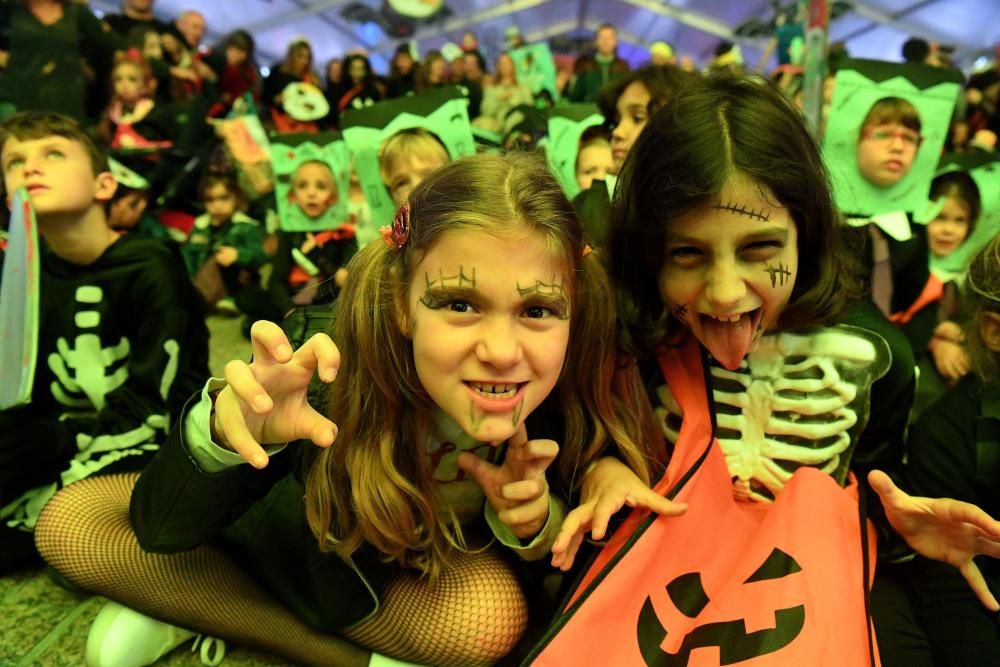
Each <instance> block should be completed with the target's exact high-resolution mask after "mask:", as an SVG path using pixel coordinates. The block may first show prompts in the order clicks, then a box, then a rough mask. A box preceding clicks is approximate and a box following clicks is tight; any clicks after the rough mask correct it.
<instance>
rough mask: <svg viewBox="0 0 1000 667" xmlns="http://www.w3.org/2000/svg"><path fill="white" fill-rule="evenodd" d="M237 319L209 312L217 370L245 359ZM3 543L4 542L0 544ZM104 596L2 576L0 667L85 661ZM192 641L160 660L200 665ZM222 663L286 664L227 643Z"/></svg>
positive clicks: (38, 575)
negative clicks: (90, 636) (212, 314)
mask: <svg viewBox="0 0 1000 667" xmlns="http://www.w3.org/2000/svg"><path fill="white" fill-rule="evenodd" d="M240 321H241V320H240V318H230V317H221V316H212V317H210V318H209V320H208V325H209V329H210V331H211V334H212V338H211V343H210V352H211V357H210V360H209V364H210V366H211V369H212V372H213V373H214V374H216V375H220V374H221V372H222V367H223V366H224V365H225V363H226V361H228V360H229V359H234V358H240V359H245V358H247V357H248V356H249V354H250V343H249V342H248V341H246V340H245V339H244V338H243V337H242V336H241V335H240ZM0 548H2V546H0ZM103 603H104V599H103V598H100V597H96V596H92V595H87V594H85V593H73V592H70V591H67V590H65V589H63V588H60V587H59V586H57V585H56V584H55V583H53V582H52V580H51V579H50V578H49V577H48V575H46V574H45V572H44V571H43V570H34V571H26V572H21V573H18V574H16V575H12V576H8V577H0V667H21V666H22V665H23V666H27V665H44V666H45V667H48V666H49V665H52V666H61V665H66V666H73V667H81V666H82V665H84V647H85V646H86V640H87V631H88V630H89V629H90V624H91V622H93V620H94V617H95V616H96V615H97V612H98V611H100V609H101V606H102V605H103ZM190 648H191V642H187V643H185V644H184V645H182V646H181V647H179V648H177V649H176V650H175V651H174V652H172V653H171V654H170V655H169V656H167V657H165V658H164V659H162V660H160V661H159V662H158V663H157V664H158V665H174V666H178V667H179V666H181V665H191V666H192V667H193V666H196V665H201V661H200V660H199V658H198V656H197V654H195V653H192V652H191V651H190ZM228 648H229V650H228V651H227V652H226V659H225V662H224V663H223V664H224V665H227V666H228V665H232V666H237V665H257V666H263V665H286V664H288V663H287V662H284V661H282V660H279V659H277V658H273V657H270V656H267V655H265V654H262V653H259V652H254V651H250V650H248V649H243V648H240V647H238V646H230V647H228Z"/></svg>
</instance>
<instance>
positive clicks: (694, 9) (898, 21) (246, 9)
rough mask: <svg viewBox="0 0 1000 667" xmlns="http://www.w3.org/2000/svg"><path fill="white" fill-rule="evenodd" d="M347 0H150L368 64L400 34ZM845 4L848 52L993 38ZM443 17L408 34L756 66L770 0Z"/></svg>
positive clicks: (379, 59)
mask: <svg viewBox="0 0 1000 667" xmlns="http://www.w3.org/2000/svg"><path fill="white" fill-rule="evenodd" d="M352 4H362V5H367V6H369V7H371V8H372V9H373V10H375V9H378V8H379V6H380V5H381V0H213V1H212V2H208V1H207V0H206V1H203V2H198V1H197V0H157V1H156V5H155V8H156V13H157V15H158V16H160V17H161V18H164V19H168V18H172V17H174V16H176V15H177V14H178V13H179V12H180V11H182V10H184V9H189V8H193V7H198V5H201V6H200V8H199V10H200V11H201V12H202V13H203V14H205V16H206V18H207V22H208V26H209V36H208V37H207V39H206V41H207V42H208V43H210V44H211V43H212V42H214V41H215V40H217V39H218V38H219V37H221V36H222V35H224V34H225V33H227V32H229V31H231V30H235V29H237V28H245V29H249V30H250V32H251V33H252V34H254V36H255V38H256V39H257V44H258V46H257V50H258V54H257V56H258V61H259V62H260V64H262V65H270V64H271V63H272V62H274V61H275V60H278V59H280V58H281V56H282V55H283V54H284V51H285V46H286V45H287V44H288V42H290V41H291V40H292V39H294V38H296V37H300V36H304V37H306V38H308V39H309V40H310V42H311V43H312V44H313V48H314V50H315V52H316V60H317V62H319V63H322V62H325V61H326V60H328V59H330V58H334V57H338V56H341V55H343V54H344V53H345V52H347V51H348V50H350V49H352V48H356V47H359V46H363V47H365V48H366V49H367V50H368V51H369V52H371V53H373V54H374V55H375V57H374V58H373V60H374V63H375V65H376V67H377V68H378V67H379V65H382V66H383V67H384V64H385V58H386V57H387V56H388V55H389V54H390V53H391V52H392V50H393V49H394V48H395V46H396V44H397V43H399V41H401V40H397V39H394V38H392V37H390V36H388V35H387V34H386V33H385V32H384V31H383V30H382V28H380V27H379V26H378V25H376V24H375V23H372V22H369V23H367V24H360V23H357V22H354V21H350V20H348V19H346V18H344V16H343V15H342V11H343V10H344V9H345V8H346V7H348V6H349V5H352ZM849 4H850V5H851V9H850V10H849V11H848V12H846V13H845V14H844V15H843V16H841V17H840V18H838V19H836V20H835V21H833V22H832V24H831V27H830V39H831V40H844V41H846V42H847V45H848V50H849V52H850V53H851V54H852V55H855V56H858V57H866V58H881V59H886V60H898V59H899V57H900V55H899V54H900V47H901V46H902V43H903V42H904V41H905V40H906V39H907V37H909V36H911V35H916V36H920V37H924V38H926V39H929V40H937V41H940V42H942V43H945V44H951V45H955V46H956V47H957V48H958V50H959V54H960V56H961V59H962V60H963V61H964V64H966V65H968V64H971V61H972V59H973V58H974V57H976V56H979V55H984V54H987V53H989V52H990V51H991V50H992V48H993V46H994V45H996V44H997V43H1000V2H996V0H849ZM91 6H92V7H93V8H94V9H96V10H100V11H104V12H117V11H118V10H119V2H117V0H92V1H91ZM446 7H447V8H448V9H450V16H448V17H447V18H443V19H441V20H439V21H437V22H434V23H425V24H420V25H418V26H417V29H416V33H415V34H414V38H415V39H416V40H417V41H418V43H419V45H420V48H421V51H424V50H426V49H429V48H435V47H439V46H440V45H441V44H443V43H444V42H446V41H453V42H458V41H459V40H460V38H461V34H462V32H463V31H465V30H467V29H474V30H475V31H476V32H477V34H478V35H479V38H480V42H481V44H482V45H483V47H484V50H485V51H486V53H487V55H488V56H492V55H495V54H496V52H498V51H499V50H500V49H501V48H502V43H503V33H504V31H505V30H506V29H507V28H508V27H509V26H511V25H516V26H518V27H519V28H520V29H521V31H522V32H523V33H524V34H525V36H526V37H527V38H528V39H529V40H535V39H553V38H557V37H578V38H580V39H586V38H587V37H588V36H589V35H590V34H592V32H593V30H594V29H595V28H596V27H597V26H598V25H600V24H601V23H604V22H608V23H612V24H614V25H616V26H617V27H618V29H619V36H620V41H621V42H622V48H621V51H622V55H623V56H624V57H626V58H628V59H629V60H631V61H633V62H634V63H639V62H642V61H643V60H645V59H646V57H647V51H646V48H647V47H648V46H649V44H650V43H651V42H653V41H656V40H665V41H668V42H670V43H671V44H673V45H674V47H675V49H676V50H677V51H678V53H682V54H688V55H691V56H692V57H694V58H695V60H696V61H699V62H705V61H706V60H707V59H708V58H710V57H711V55H712V53H713V51H714V50H715V47H716V46H717V44H718V43H719V41H720V40H721V39H730V40H735V41H739V42H740V43H741V46H742V47H743V52H744V55H745V58H746V60H747V62H748V63H750V64H756V62H757V60H758V59H759V57H760V54H761V47H762V46H763V41H762V40H741V39H738V38H734V37H733V30H734V28H735V27H737V26H739V25H740V24H741V23H743V22H744V21H747V20H748V19H753V18H757V19H764V20H768V19H770V17H771V2H770V0H745V1H742V2H732V1H731V0H668V1H662V0H507V1H505V2H496V1H495V0H446Z"/></svg>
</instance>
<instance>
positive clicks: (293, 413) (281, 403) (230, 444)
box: [212, 321, 340, 468]
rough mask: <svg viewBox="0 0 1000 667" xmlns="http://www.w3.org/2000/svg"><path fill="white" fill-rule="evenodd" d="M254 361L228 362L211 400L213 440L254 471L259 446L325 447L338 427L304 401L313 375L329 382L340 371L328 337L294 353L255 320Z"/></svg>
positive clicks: (261, 455)
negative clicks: (305, 443)
mask: <svg viewBox="0 0 1000 667" xmlns="http://www.w3.org/2000/svg"><path fill="white" fill-rule="evenodd" d="M250 342H251V344H252V345H253V361H252V362H251V363H250V364H249V365H247V364H246V363H245V362H243V361H236V360H233V361H230V362H229V363H228V364H226V371H225V375H226V382H227V383H228V384H227V386H226V387H225V388H224V389H223V390H222V391H221V392H219V395H218V396H217V397H216V398H215V410H214V412H213V415H212V439H213V440H214V441H215V442H217V443H219V444H220V445H222V446H223V447H227V448H228V449H232V450H233V451H234V452H236V453H237V454H239V455H240V456H242V457H243V458H244V459H246V460H247V461H249V462H250V463H251V464H252V465H253V466H254V467H256V468H263V467H264V466H266V465H267V460H268V457H267V453H266V452H265V451H264V449H263V448H262V447H261V445H262V444H265V445H271V444H281V443H285V442H288V441H290V440H299V439H309V440H312V441H313V442H314V443H316V444H317V445H319V446H320V447H329V446H330V445H331V444H333V441H334V439H335V438H336V437H337V426H336V425H335V424H334V423H333V422H332V421H330V420H329V419H327V418H326V417H324V416H323V415H321V414H320V413H319V412H317V411H316V410H315V409H314V408H313V407H312V406H311V405H309V402H308V401H307V400H306V392H307V391H308V389H309V382H310V381H311V380H312V376H313V373H315V372H317V371H318V372H319V377H320V379H321V380H322V381H323V382H333V379H334V378H335V377H337V370H338V369H339V368H340V351H339V350H337V346H336V345H334V343H333V341H332V340H330V337H329V336H327V335H326V334H316V335H315V336H313V337H312V338H310V339H309V340H308V341H306V343H305V344H304V345H303V346H302V347H300V348H299V349H298V350H296V351H295V352H294V353H293V352H292V347H291V345H289V344H288V338H286V337H285V333H284V332H283V331H282V330H281V328H280V327H279V326H278V325H277V324H274V323H272V322H265V321H260V322H254V324H253V327H252V328H251V329H250Z"/></svg>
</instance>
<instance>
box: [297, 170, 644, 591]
mask: <svg viewBox="0 0 1000 667" xmlns="http://www.w3.org/2000/svg"><path fill="white" fill-rule="evenodd" d="M408 201H409V204H410V211H411V213H410V232H409V241H408V242H407V243H406V245H405V246H404V247H403V248H396V247H390V246H387V245H386V244H384V243H381V242H374V243H371V244H369V245H368V246H366V247H365V248H364V249H362V250H361V252H359V253H358V254H357V255H356V256H355V258H354V259H353V260H352V262H351V264H350V266H349V267H348V271H349V272H350V275H351V278H350V280H349V281H348V282H347V285H346V287H345V288H344V291H343V292H342V293H341V295H340V298H339V299H338V302H337V306H336V313H335V319H334V329H333V337H334V340H335V341H336V342H337V345H338V346H339V347H340V349H341V351H342V353H343V357H342V361H341V366H340V371H339V373H338V377H337V381H336V382H335V383H334V385H333V386H332V388H331V396H330V402H329V415H330V418H331V419H333V420H334V421H335V422H336V423H337V425H338V427H339V434H338V436H337V443H336V444H335V445H334V446H333V447H331V448H329V449H326V450H324V451H323V452H321V453H320V454H319V455H318V456H317V458H316V460H315V461H314V463H313V465H312V467H311V469H310V470H309V473H308V475H307V480H306V515H307V518H308V521H309V525H310V527H311V528H312V530H313V532H314V534H315V535H316V536H317V538H318V539H319V542H320V545H321V548H323V549H324V550H328V551H335V552H336V553H338V554H339V555H341V556H343V557H350V555H351V554H353V553H354V552H355V551H357V550H358V549H359V548H360V547H361V546H362V545H363V544H365V543H367V544H370V545H371V546H373V547H374V548H376V549H377V550H378V551H379V552H380V553H381V554H383V556H384V558H385V559H386V560H387V561H390V562H396V563H398V564H400V565H403V566H408V567H413V568H416V569H418V570H420V571H422V572H423V573H426V574H429V575H430V576H431V577H432V578H434V577H436V575H437V574H438V573H440V571H441V568H442V567H444V566H445V565H446V563H447V560H448V555H449V553H450V552H451V550H452V549H453V548H456V547H457V548H462V547H463V546H464V540H463V536H462V531H461V528H460V526H459V525H458V522H457V520H456V519H455V518H454V516H449V513H448V512H447V511H446V508H445V507H444V505H443V503H442V501H441V498H440V496H439V492H438V485H437V483H436V482H435V480H434V478H433V470H432V469H431V463H430V459H429V457H427V456H425V455H424V451H423V448H424V444H425V443H426V442H428V440H429V438H430V437H431V436H432V433H433V426H434V425H433V417H432V415H433V414H434V407H435V406H434V403H433V401H432V400H431V398H430V397H429V396H428V394H427V392H426V390H425V389H424V387H423V385H422V384H421V383H420V380H419V379H418V377H417V373H416V368H415V366H414V361H413V351H412V349H411V347H410V341H409V339H408V338H407V337H406V336H405V335H404V332H403V329H402V326H405V323H402V322H403V320H404V319H405V315H404V316H403V317H400V316H399V315H400V311H399V310H397V308H400V307H402V306H403V304H405V303H407V292H408V290H409V286H410V281H411V278H412V275H411V274H412V271H413V270H414V268H415V267H416V266H417V265H418V264H419V262H420V260H421V259H422V257H423V256H424V254H425V253H426V252H427V251H428V250H429V249H430V248H431V247H432V246H433V244H434V243H436V242H437V241H438V239H439V238H440V237H441V236H442V235H443V234H444V233H446V232H453V231H456V230H469V231H485V232H488V233H491V234H506V233H510V231H511V230H514V231H520V230H527V231H528V232H529V233H533V234H538V235H541V236H542V237H543V238H544V239H545V240H546V242H547V243H548V244H549V246H550V247H551V248H552V249H553V251H555V252H556V253H558V255H560V256H561V257H563V258H564V261H565V263H566V266H567V267H568V269H569V270H568V273H569V274H570V275H571V276H572V281H573V285H572V287H571V290H570V295H571V300H572V307H571V313H572V321H571V324H570V346H569V350H568V351H567V356H566V361H565V363H564V367H563V371H562V374H561V376H560V379H559V382H558V384H557V385H556V388H555V390H554V391H553V393H552V395H550V396H549V397H548V398H547V399H546V405H552V406H555V407H556V408H557V409H558V410H559V415H558V416H559V418H560V420H561V421H562V423H563V424H564V430H563V434H562V440H561V441H560V446H561V451H560V454H559V456H558V458H557V461H558V463H557V465H556V471H557V473H558V475H557V477H558V480H557V486H559V487H562V488H565V489H571V487H573V486H574V485H575V482H576V474H575V471H576V469H577V468H578V467H580V466H585V465H587V464H588V463H589V462H590V461H591V460H592V459H593V457H595V456H596V455H597V454H598V453H599V452H600V451H601V449H602V448H603V445H604V444H605V442H606V441H607V439H608V438H609V437H610V438H611V439H613V440H614V441H615V442H616V443H617V445H618V450H619V452H620V453H621V454H622V457H623V458H624V460H625V461H626V462H627V463H628V464H629V465H631V466H632V467H633V468H634V469H635V470H636V471H637V472H638V474H639V475H640V476H641V477H643V478H644V479H648V472H647V468H646V462H645V460H644V459H643V458H642V456H641V454H640V453H639V452H640V447H639V443H640V442H642V439H643V438H644V437H646V436H647V434H650V433H651V432H652V433H655V431H651V428H652V427H651V420H649V419H648V418H647V412H644V411H643V410H642V409H636V408H635V406H642V405H643V402H644V400H645V397H644V395H643V394H642V389H641V386H640V385H639V384H638V383H636V382H634V376H632V375H630V369H628V368H623V369H620V368H619V367H618V365H617V364H616V363H615V352H614V351H615V339H614V335H615V309H614V303H613V301H612V293H611V290H610V288H609V286H608V282H607V279H606V276H605V275H604V273H603V270H602V268H601V263H600V262H599V261H598V260H597V258H596V257H594V256H593V255H592V254H591V255H590V256H587V254H586V253H585V251H584V245H583V236H582V231H581V227H580V223H579V221H578V220H577V218H576V216H575V214H574V212H573V208H572V206H571V205H570V203H569V202H568V201H567V199H566V197H565V195H564V194H563V192H562V190H561V189H560V187H559V185H558V183H557V182H556V181H555V179H554V177H553V176H552V175H551V173H550V172H549V171H548V169H547V168H546V166H545V163H544V162H543V161H542V160H541V159H540V158H537V157H533V156H528V155H507V156H496V155H477V156H474V157H469V158H465V159H462V160H459V161H456V162H453V163H451V164H449V165H446V166H444V167H442V168H441V169H439V170H437V171H435V172H434V173H433V174H431V175H430V176H428V177H427V178H426V179H425V180H424V181H423V182H421V184H420V185H419V186H418V187H417V188H416V189H414V191H413V192H412V193H411V194H410V197H409V200H408ZM613 380H615V381H616V384H617V389H618V393H617V394H616V395H615V396H612V395H611V390H612V381H613ZM653 437H655V435H654V436H653Z"/></svg>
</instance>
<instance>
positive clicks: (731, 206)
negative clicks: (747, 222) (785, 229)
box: [712, 199, 771, 222]
mask: <svg viewBox="0 0 1000 667" xmlns="http://www.w3.org/2000/svg"><path fill="white" fill-rule="evenodd" d="M712 208H714V209H718V210H720V211H729V212H730V213H735V214H736V215H745V216H746V217H748V218H751V219H754V220H760V221H762V222H767V221H768V220H770V219H771V214H770V212H768V211H765V210H764V209H761V210H759V211H756V210H754V209H752V208H747V207H746V206H740V205H737V203H736V202H735V201H734V200H731V199H730V200H728V201H727V202H726V203H725V204H717V205H715V206H713V207H712Z"/></svg>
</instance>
